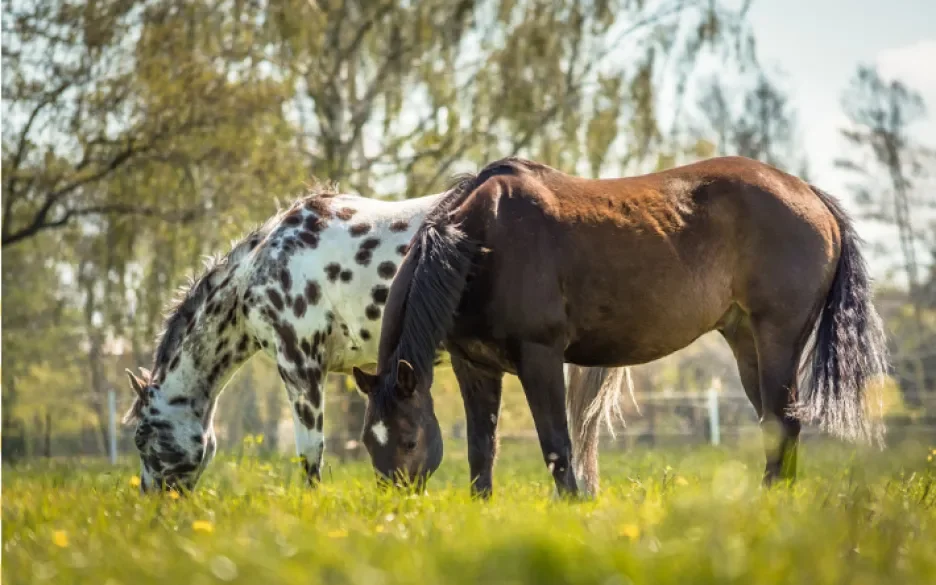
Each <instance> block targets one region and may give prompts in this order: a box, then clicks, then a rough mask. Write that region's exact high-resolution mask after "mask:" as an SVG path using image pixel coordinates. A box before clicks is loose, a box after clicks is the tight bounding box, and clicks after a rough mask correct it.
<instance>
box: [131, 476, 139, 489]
mask: <svg viewBox="0 0 936 585" xmlns="http://www.w3.org/2000/svg"><path fill="white" fill-rule="evenodd" d="M130 485H131V486H132V487H140V476H139V475H134V476H133V477H131V478H130Z"/></svg>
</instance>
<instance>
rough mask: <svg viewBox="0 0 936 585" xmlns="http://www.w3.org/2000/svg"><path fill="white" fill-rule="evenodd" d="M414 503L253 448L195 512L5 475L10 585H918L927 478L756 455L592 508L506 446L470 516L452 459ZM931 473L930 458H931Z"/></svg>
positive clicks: (724, 455) (95, 479)
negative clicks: (314, 474)
mask: <svg viewBox="0 0 936 585" xmlns="http://www.w3.org/2000/svg"><path fill="white" fill-rule="evenodd" d="M447 447H449V449H448V454H447V459H446V461H445V463H444V464H443V466H442V468H441V469H440V471H439V473H438V475H437V477H434V478H433V480H432V483H431V484H430V491H429V494H427V495H425V496H409V497H407V496H405V495H402V494H398V493H386V492H381V491H378V490H377V489H376V488H375V486H374V485H373V477H372V475H371V470H370V469H369V467H368V465H367V464H366V463H365V464H354V465H347V466H339V467H335V468H334V470H333V472H332V473H331V474H329V473H326V482H325V483H324V484H323V485H322V486H321V487H320V488H319V489H318V490H317V491H314V492H313V491H309V490H308V489H306V488H305V487H304V486H303V485H302V480H301V476H300V470H299V466H298V464H296V463H294V462H290V461H288V460H286V459H260V458H257V457H256V456H255V455H253V452H254V442H253V441H248V442H247V443H245V448H244V454H243V455H241V456H240V457H239V458H237V459H235V458H232V457H222V458H221V459H220V460H219V461H217V462H216V463H215V465H213V466H212V467H211V469H210V470H209V471H208V472H207V475H206V477H205V483H204V485H203V486H202V487H201V489H200V490H199V491H198V492H197V493H196V494H194V495H192V496H188V497H181V498H177V499H174V498H172V497H169V496H161V497H160V496H156V497H141V496H140V494H139V493H138V490H137V488H136V487H134V486H133V485H131V479H132V478H133V475H132V474H133V467H132V466H130V465H129V464H128V465H126V466H124V465H121V466H119V467H117V468H108V467H105V466H103V465H102V464H100V463H96V462H68V463H51V464H48V463H46V464H41V465H30V466H26V467H19V468H9V467H7V468H5V469H4V497H3V518H2V519H3V542H4V559H3V560H4V562H3V580H4V582H8V583H24V584H26V583H45V582H55V583H73V582H82V583H84V582H100V583H108V582H114V583H166V582H181V583H214V582H222V581H223V582H233V583H259V582H263V583H274V582H275V583H367V584H371V583H386V584H392V583H472V584H474V583H507V582H509V583H537V584H542V583H583V584H584V583H612V582H634V583H659V584H668V583H674V584H680V585H681V584H684V583H764V584H768V583H778V584H779V583H784V584H785V583H804V584H817V585H818V584H827V583H828V584H832V583H835V584H839V583H862V584H868V585H871V584H876V583H881V584H888V585H889V584H891V583H906V584H915V583H920V584H923V583H930V582H931V581H932V577H933V575H934V574H936V558H934V556H933V554H932V543H933V542H934V541H936V489H934V482H936V464H934V463H932V462H928V461H927V456H928V455H929V452H930V449H931V448H923V447H922V446H920V445H908V446H904V447H903V448H901V449H899V450H896V451H892V452H888V453H886V454H881V453H877V454H859V455H857V456H856V455H855V454H854V453H853V452H849V451H848V450H844V449H842V448H841V447H832V446H827V445H821V444H809V443H808V444H807V445H806V447H805V453H804V454H803V457H801V465H802V469H801V479H800V481H799V483H797V484H796V485H794V486H793V487H786V486H780V487H778V488H776V489H773V490H770V491H769V492H765V491H763V490H761V489H760V487H759V479H760V471H761V466H762V459H761V453H760V449H759V448H758V447H757V446H752V447H750V448H749V449H746V450H744V451H741V452H738V451H734V450H714V449H702V450H692V451H683V450H680V451H670V452H656V453H649V452H645V451H636V452H632V453H626V454H624V453H620V452H618V453H605V454H603V458H602V459H603V460H602V468H603V471H604V478H603V479H604V481H603V488H604V489H603V491H602V494H601V495H600V497H599V498H598V499H597V500H595V501H590V502H579V503H569V502H561V501H554V500H552V499H551V491H552V489H553V488H552V485H551V481H549V479H548V474H547V472H546V470H545V469H544V468H543V465H542V463H541V457H540V454H539V452H538V450H537V449H536V447H534V446H533V445H532V444H529V445H524V446H517V445H508V446H505V448H504V450H503V454H502V457H501V461H500V462H499V466H498V471H497V476H496V485H495V496H494V499H493V500H492V501H490V502H473V501H471V500H470V499H469V496H468V489H467V463H466V461H465V460H464V456H463V455H462V453H463V451H464V445H463V444H462V445H453V444H450V445H447ZM930 457H932V456H931V455H930Z"/></svg>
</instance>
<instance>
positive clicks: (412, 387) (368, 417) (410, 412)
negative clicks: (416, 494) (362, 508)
mask: <svg viewBox="0 0 936 585" xmlns="http://www.w3.org/2000/svg"><path fill="white" fill-rule="evenodd" d="M353 373H354V380H355V382H356V383H357V386H358V389H359V390H360V391H361V393H362V394H364V395H365V396H366V397H367V399H368V400H367V412H366V414H365V418H364V434H363V437H362V442H363V443H364V447H365V448H366V449H367V452H368V454H369V455H370V458H371V463H372V464H373V467H374V470H375V471H376V472H377V473H378V480H379V481H380V482H382V483H383V482H392V483H393V484H394V485H396V486H398V487H406V486H414V487H418V488H422V487H424V486H425V482H426V480H428V479H429V476H430V475H432V474H433V473H434V472H435V470H436V469H438V467H439V464H440V463H441V462H442V430H441V428H440V427H439V420H438V419H437V418H436V416H435V409H434V408H433V405H432V395H431V394H430V393H429V387H428V385H420V384H418V383H417V380H416V373H415V372H414V370H413V367H412V366H411V365H410V364H409V362H406V361H400V362H399V364H398V365H397V373H396V377H395V383H394V385H393V388H389V389H380V390H378V386H379V385H380V383H381V377H380V376H376V375H373V374H368V373H366V372H364V371H363V370H361V369H359V368H354V371H353ZM388 396H392V397H393V399H392V400H390V399H385V397H388Z"/></svg>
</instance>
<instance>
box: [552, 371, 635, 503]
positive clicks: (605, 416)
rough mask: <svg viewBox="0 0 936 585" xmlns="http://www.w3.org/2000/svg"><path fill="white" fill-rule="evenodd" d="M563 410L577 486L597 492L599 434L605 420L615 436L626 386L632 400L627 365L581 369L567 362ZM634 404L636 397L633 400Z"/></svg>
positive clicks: (632, 385)
mask: <svg viewBox="0 0 936 585" xmlns="http://www.w3.org/2000/svg"><path fill="white" fill-rule="evenodd" d="M566 368H567V370H566V374H567V379H568V384H567V387H568V388H567V390H566V411H567V415H568V417H569V429H570V431H571V433H570V434H571V438H572V461H573V465H574V466H575V470H574V471H575V477H576V480H577V481H578V482H579V487H580V488H582V489H584V491H585V493H586V494H588V495H591V496H594V495H597V494H598V487H599V485H598V484H599V476H598V434H599V430H600V429H599V427H600V425H601V422H602V421H604V422H605V424H606V425H607V427H608V430H609V431H610V432H611V435H612V436H614V426H613V425H614V421H613V418H615V417H616V418H617V419H618V420H621V421H622V422H623V420H624V417H623V416H622V414H621V406H620V398H621V393H622V390H623V388H624V386H625V385H626V386H627V387H628V389H629V391H630V395H631V399H632V400H633V399H634V383H633V380H632V379H631V375H630V369H629V368H584V367H581V366H576V365H572V364H568V365H567V366H566ZM634 404H635V405H636V404H637V402H636V400H635V401H634Z"/></svg>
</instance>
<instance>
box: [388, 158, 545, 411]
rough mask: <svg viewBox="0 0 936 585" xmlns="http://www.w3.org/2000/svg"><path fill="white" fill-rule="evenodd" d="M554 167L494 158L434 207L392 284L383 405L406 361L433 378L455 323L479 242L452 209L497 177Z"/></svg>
mask: <svg viewBox="0 0 936 585" xmlns="http://www.w3.org/2000/svg"><path fill="white" fill-rule="evenodd" d="M548 168H549V167H546V166H544V165H540V164H538V163H534V162H532V161H527V160H525V159H521V158H515V157H509V158H504V159H501V160H498V161H495V162H492V163H490V164H488V165H487V166H485V167H484V168H483V169H481V170H480V171H479V172H478V173H476V174H475V173H465V174H462V175H458V176H456V177H454V178H453V179H452V182H451V184H450V187H449V189H448V193H447V194H446V195H445V196H444V197H442V199H441V200H440V201H439V202H438V203H436V205H435V206H434V207H433V208H432V209H431V210H430V211H429V213H428V214H427V216H426V219H425V220H423V223H422V225H421V226H420V227H419V229H418V230H417V232H416V234H415V235H414V236H413V241H412V242H411V244H410V251H409V253H408V254H407V257H406V259H405V260H404V261H403V264H402V265H401V266H400V270H399V273H398V275H397V277H396V279H395V281H394V284H393V285H391V287H390V295H389V298H388V300H387V305H386V314H385V315H384V324H383V333H382V335H381V340H380V349H379V357H378V364H379V366H378V367H379V368H384V370H382V371H379V372H378V374H379V375H380V376H381V382H380V384H379V385H378V388H377V391H376V393H375V396H374V397H375V403H376V405H377V408H378V409H381V410H384V409H386V408H387V407H388V406H389V405H390V404H391V403H392V402H393V387H394V382H395V380H396V377H397V365H398V364H399V361H400V360H401V359H403V360H406V361H408V362H409V363H410V364H411V365H412V366H413V369H414V371H415V372H416V377H417V380H420V381H422V380H426V379H431V377H432V368H433V364H434V361H435V356H436V351H437V349H438V348H439V345H440V343H441V342H442V341H443V340H444V338H445V336H446V334H447V333H448V331H449V329H450V328H451V326H452V322H453V321H454V316H455V311H456V309H457V308H458V304H459V301H460V300H461V296H462V291H463V290H464V288H465V282H466V280H467V278H468V275H469V273H470V271H471V268H472V266H473V263H474V258H475V252H476V251H477V249H478V244H477V242H475V241H474V240H473V239H472V238H471V235H470V234H466V233H464V232H463V231H462V230H461V229H460V227H459V226H458V225H455V224H453V223H452V222H451V220H450V213H451V212H452V211H453V210H454V209H456V208H457V207H458V206H459V205H461V204H462V203H463V202H464V201H465V200H466V199H467V198H468V196H469V195H471V194H472V193H473V192H474V191H475V190H476V189H477V188H478V187H480V186H481V185H482V184H484V182H485V181H487V180H488V179H490V178H491V177H494V176H498V175H516V174H521V173H524V172H531V171H532V172H535V171H538V170H541V169H548Z"/></svg>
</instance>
